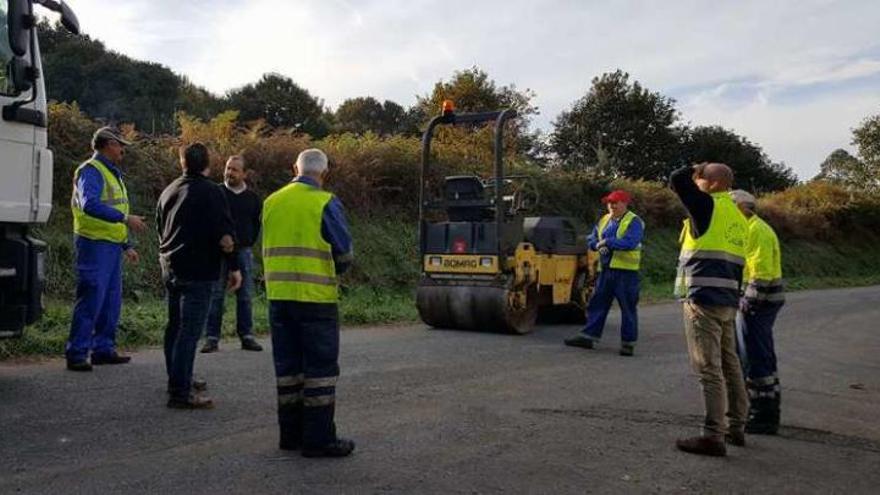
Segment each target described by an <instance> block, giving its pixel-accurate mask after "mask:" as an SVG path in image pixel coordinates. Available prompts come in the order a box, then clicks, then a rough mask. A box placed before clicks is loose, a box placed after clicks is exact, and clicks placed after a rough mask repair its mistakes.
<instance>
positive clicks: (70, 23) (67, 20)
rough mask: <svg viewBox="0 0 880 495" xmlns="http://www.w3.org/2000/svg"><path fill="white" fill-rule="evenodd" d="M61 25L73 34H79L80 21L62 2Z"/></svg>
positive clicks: (62, 0)
mask: <svg viewBox="0 0 880 495" xmlns="http://www.w3.org/2000/svg"><path fill="white" fill-rule="evenodd" d="M61 25H62V26H64V27H65V28H67V30H68V31H70V32H71V34H79V20H78V19H77V18H76V14H74V13H73V10H72V9H71V8H70V7H68V6H67V4H66V3H64V0H61Z"/></svg>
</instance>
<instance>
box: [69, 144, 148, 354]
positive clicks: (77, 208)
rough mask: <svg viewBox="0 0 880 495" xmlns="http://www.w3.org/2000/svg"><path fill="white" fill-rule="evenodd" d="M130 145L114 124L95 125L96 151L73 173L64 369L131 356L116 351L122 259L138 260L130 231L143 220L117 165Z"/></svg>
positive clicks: (138, 229) (140, 227)
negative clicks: (72, 266)
mask: <svg viewBox="0 0 880 495" xmlns="http://www.w3.org/2000/svg"><path fill="white" fill-rule="evenodd" d="M130 144H131V143H129V142H128V141H126V140H125V139H123V138H122V136H121V135H120V133H119V131H118V130H116V129H114V128H111V127H102V128H100V129H98V130H97V131H96V132H95V134H94V135H93V136H92V149H93V150H94V152H95V153H94V154H93V155H92V157H91V158H89V159H88V160H86V161H85V162H83V163H82V164H81V165H80V166H79V167H77V169H76V171H75V172H74V174H73V194H72V197H71V201H70V206H71V210H72V212H73V234H74V246H75V251H76V274H77V282H76V304H75V306H74V308H73V318H72V319H71V323H70V336H69V338H68V340H67V346H66V351H65V355H66V357H67V369H69V370H71V371H91V370H92V365H99V364H124V363H127V362H129V361H130V360H131V358H130V357H129V356H123V355H120V354H119V353H118V352H116V325H117V324H118V323H119V314H120V310H121V308H122V258H123V256H125V258H126V260H128V261H129V262H132V263H137V262H138V253H137V251H136V250H135V249H134V247H133V246H132V244H131V243H130V242H129V237H128V232H129V229H131V230H133V231H135V232H141V231H143V230H145V229H146V224H145V223H144V219H143V217H141V216H138V215H131V214H130V213H129V203H128V192H127V191H126V189H125V183H124V182H123V181H122V173H121V172H120V171H119V168H118V167H119V164H120V163H121V162H122V158H123V157H124V156H125V147H126V146H128V145H130ZM89 352H91V363H90V362H89Z"/></svg>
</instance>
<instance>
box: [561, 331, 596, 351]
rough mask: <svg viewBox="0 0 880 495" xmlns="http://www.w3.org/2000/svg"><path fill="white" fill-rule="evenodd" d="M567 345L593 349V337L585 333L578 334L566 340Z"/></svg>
mask: <svg viewBox="0 0 880 495" xmlns="http://www.w3.org/2000/svg"><path fill="white" fill-rule="evenodd" d="M564 342H565V345H567V346H569V347H580V348H582V349H592V348H593V339H591V338H589V337H585V336H584V335H583V334H580V333H579V334H577V335H575V336H574V337H569V338H567V339H565V340H564Z"/></svg>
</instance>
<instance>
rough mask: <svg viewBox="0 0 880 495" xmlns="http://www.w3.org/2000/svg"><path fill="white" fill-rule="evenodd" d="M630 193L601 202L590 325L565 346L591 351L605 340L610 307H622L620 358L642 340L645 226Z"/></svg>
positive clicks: (591, 240) (613, 194) (591, 244)
mask: <svg viewBox="0 0 880 495" xmlns="http://www.w3.org/2000/svg"><path fill="white" fill-rule="evenodd" d="M631 200H632V198H631V196H630V195H629V193H627V192H626V191H622V190H616V191H612V192H611V194H608V195H607V196H605V197H604V198H602V202H603V203H605V204H607V205H608V213H606V214H605V215H604V216H603V217H602V218H601V219H600V220H599V223H598V224H596V226H595V227H593V233H592V234H591V235H590V238H589V247H590V249H591V250H593V251H598V252H599V268H598V270H599V276H598V278H597V279H596V287H595V289H594V290H593V295H592V296H591V297H590V302H589V303H588V305H587V324H586V326H585V327H584V329H583V331H582V332H581V333H579V334H578V335H576V336H574V337H571V338H568V339H565V345H568V346H573V347H583V348H585V349H592V348H593V346H594V344H595V343H596V342H598V341H599V339H600V338H602V330H603V329H604V327H605V319H606V318H607V317H608V311H609V310H610V309H611V303H613V302H614V300H615V299H617V304H618V305H619V306H620V314H621V323H620V355H621V356H632V355H633V353H634V351H635V344H636V340H637V339H638V336H639V319H638V313H637V307H638V304H639V265H640V264H641V259H642V238H643V237H644V232H645V223H644V222H643V221H642V219H641V218H639V217H638V215H636V214H635V213H633V212H631V211H630V210H629V203H630V201H631Z"/></svg>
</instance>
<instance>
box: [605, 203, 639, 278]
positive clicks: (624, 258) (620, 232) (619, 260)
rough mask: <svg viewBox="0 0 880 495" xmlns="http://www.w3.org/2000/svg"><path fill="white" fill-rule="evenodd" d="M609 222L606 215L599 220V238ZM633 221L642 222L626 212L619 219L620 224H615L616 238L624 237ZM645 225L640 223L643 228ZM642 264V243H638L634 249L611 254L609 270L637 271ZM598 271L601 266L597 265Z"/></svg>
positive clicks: (616, 251)
mask: <svg viewBox="0 0 880 495" xmlns="http://www.w3.org/2000/svg"><path fill="white" fill-rule="evenodd" d="M610 221H611V214H610V213H606V214H605V215H604V216H603V217H602V218H601V219H600V220H599V226H598V233H599V237H600V238H601V237H602V232H605V227H607V226H608V222H610ZM633 221H639V222H642V219H641V218H639V217H638V215H636V214H635V213H633V212H631V211H627V212H626V213H625V214H624V215H623V218H621V219H620V222H619V223H618V224H617V238H618V239H620V238H621V237H623V236H624V235H626V231H627V229H629V226H630V224H632V223H633ZM644 225H645V223H644V222H642V226H643V227H644ZM641 262H642V243H639V245H638V246H636V248H635V249H631V250H626V251H623V250H615V251H614V252H612V253H611V263H609V265H608V266H609V267H610V268H616V269H619V270H638V269H639V266H640V265H641ZM598 269H599V270H600V271H601V270H602V264H601V263H599V268H598Z"/></svg>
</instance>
